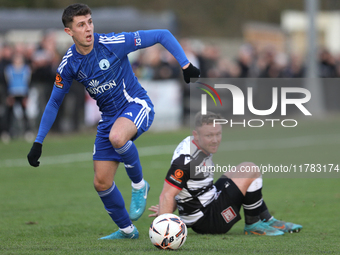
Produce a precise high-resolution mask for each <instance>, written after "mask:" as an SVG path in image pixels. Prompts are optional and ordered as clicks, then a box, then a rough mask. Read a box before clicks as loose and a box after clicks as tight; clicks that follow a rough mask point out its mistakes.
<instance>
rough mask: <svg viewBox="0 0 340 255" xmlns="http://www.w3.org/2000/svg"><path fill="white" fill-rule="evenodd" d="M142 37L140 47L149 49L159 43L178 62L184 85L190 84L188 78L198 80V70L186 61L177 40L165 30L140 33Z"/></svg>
mask: <svg viewBox="0 0 340 255" xmlns="http://www.w3.org/2000/svg"><path fill="white" fill-rule="evenodd" d="M140 34H141V36H142V43H141V47H142V48H144V47H149V46H152V45H154V44H156V43H160V44H161V45H162V46H163V47H164V48H166V49H167V50H168V51H169V52H170V53H171V54H172V55H173V56H174V57H175V58H176V60H177V61H178V63H179V64H180V66H181V67H182V70H183V76H184V80H185V82H186V83H189V82H190V78H199V77H200V70H199V69H198V68H196V67H195V66H193V65H192V64H191V63H190V62H189V60H188V59H187V57H186V55H185V52H184V50H183V48H182V46H181V45H180V44H179V42H178V41H177V39H176V38H175V37H174V36H173V34H172V33H170V31H169V30H166V29H155V30H145V31H140Z"/></svg>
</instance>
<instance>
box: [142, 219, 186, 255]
mask: <svg viewBox="0 0 340 255" xmlns="http://www.w3.org/2000/svg"><path fill="white" fill-rule="evenodd" d="M149 237H150V240H151V242H152V244H153V245H154V246H156V247H157V248H159V249H164V250H166V249H169V250H176V249H178V248H180V247H181V246H182V245H183V244H184V242H185V240H186V239H187V226H186V225H185V223H184V222H183V221H182V220H181V219H180V218H179V217H178V216H177V215H175V214H172V213H165V214H162V215H160V216H158V217H157V218H156V219H154V220H153V222H152V223H151V226H150V228H149Z"/></svg>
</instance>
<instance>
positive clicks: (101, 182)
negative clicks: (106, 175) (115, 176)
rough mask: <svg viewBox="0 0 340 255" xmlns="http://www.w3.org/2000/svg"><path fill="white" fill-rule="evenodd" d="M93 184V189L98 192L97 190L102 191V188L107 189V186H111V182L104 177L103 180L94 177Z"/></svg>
mask: <svg viewBox="0 0 340 255" xmlns="http://www.w3.org/2000/svg"><path fill="white" fill-rule="evenodd" d="M93 185H94V188H95V190H96V191H98V192H99V191H104V190H108V189H109V188H111V186H112V183H109V182H108V181H106V180H105V179H103V180H100V179H94V181H93Z"/></svg>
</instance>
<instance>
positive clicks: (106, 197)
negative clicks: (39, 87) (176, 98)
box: [27, 4, 200, 239]
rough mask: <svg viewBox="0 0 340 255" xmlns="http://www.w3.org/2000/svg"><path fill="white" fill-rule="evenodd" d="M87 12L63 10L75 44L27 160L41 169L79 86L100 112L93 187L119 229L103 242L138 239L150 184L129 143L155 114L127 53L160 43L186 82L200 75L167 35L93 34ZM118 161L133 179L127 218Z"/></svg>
mask: <svg viewBox="0 0 340 255" xmlns="http://www.w3.org/2000/svg"><path fill="white" fill-rule="evenodd" d="M91 13H92V11H91V9H90V8H89V7H88V6H87V5H85V4H72V5H70V6H68V7H67V8H66V9H65V10H64V13H63V16H62V21H63V23H64V26H65V29H64V30H65V32H66V33H67V34H68V35H70V36H71V37H72V39H73V41H74V44H73V45H72V46H71V47H70V48H69V50H68V51H67V52H66V54H65V56H64V57H63V59H62V61H61V63H60V65H59V67H58V70H57V74H56V80H55V83H54V86H53V91H52V94H51V97H50V99H49V101H48V103H47V106H46V108H45V111H44V114H43V116H42V119H41V123H40V127H39V132H38V135H37V138H36V140H35V142H34V144H33V146H32V148H31V150H30V152H29V154H28V155H27V158H28V161H29V163H30V164H31V165H32V166H35V167H37V166H39V161H38V160H39V158H40V156H41V153H42V143H43V141H44V139H45V137H46V135H47V133H48V131H49V130H50V129H51V127H52V124H53V122H54V121H55V119H56V116H57V113H58V110H59V107H60V105H61V103H62V101H63V99H64V97H65V95H66V94H67V92H68V91H69V89H70V86H71V84H72V81H73V80H77V81H78V82H80V83H81V84H83V85H84V86H85V88H86V90H87V91H88V93H89V94H90V96H91V97H92V98H93V99H95V100H96V101H97V105H98V107H99V110H100V111H101V112H102V119H101V120H100V122H99V124H98V128H97V136H96V140H95V144H94V151H93V164H94V186H95V189H96V191H97V192H98V195H99V197H100V198H101V200H102V202H103V204H104V207H105V209H106V211H107V212H108V213H109V215H110V217H111V218H112V220H113V221H114V222H115V223H116V224H117V225H118V227H119V230H118V231H116V232H114V233H112V234H110V235H108V236H105V237H102V238H101V239H123V238H130V239H136V238H138V236H139V233H138V230H137V228H136V227H135V226H134V225H133V224H132V221H136V220H138V219H139V218H140V217H141V216H142V214H143V212H144V211H145V207H146V199H147V194H148V191H149V188H150V186H149V184H148V183H147V182H146V181H145V180H144V179H143V172H142V166H141V164H140V160H139V156H138V150H137V148H136V146H135V144H134V142H133V141H134V140H136V139H137V138H138V137H139V136H140V135H141V134H142V133H143V132H146V131H147V130H148V129H149V127H150V126H151V124H152V121H153V118H154V110H153V104H152V102H151V100H150V98H149V96H148V95H147V93H146V91H145V90H144V89H143V87H142V86H141V84H140V83H139V82H138V80H137V78H136V77H135V75H134V73H133V71H132V67H131V65H130V62H129V59H128V57H127V55H128V54H129V53H130V52H133V51H136V50H139V49H142V48H146V47H149V46H152V45H154V44H156V43H160V44H161V45H163V46H164V47H165V48H166V49H167V50H168V51H169V52H170V53H171V54H172V55H173V56H174V57H175V58H176V60H177V61H178V63H179V64H180V66H181V67H182V69H183V75H184V80H185V81H186V82H187V83H189V82H190V78H197V77H199V74H200V71H199V70H198V69H197V68H196V67H194V66H193V65H192V64H190V62H189V61H188V59H187V58H186V56H185V53H184V51H183V49H182V47H181V46H180V44H179V43H178V41H177V40H176V39H175V37H174V36H173V35H172V34H171V33H170V32H169V31H167V30H148V31H136V32H131V33H119V34H116V33H109V34H98V33H94V25H93V22H92V17H91ZM120 162H123V163H124V166H125V169H126V172H127V174H128V176H129V178H130V179H131V181H132V198H131V204H130V213H129V214H128V212H127V211H126V209H125V204H124V199H123V197H122V194H121V193H120V191H119V189H118V187H117V185H116V183H115V181H114V177H115V174H116V171H117V168H118V166H119V163H120Z"/></svg>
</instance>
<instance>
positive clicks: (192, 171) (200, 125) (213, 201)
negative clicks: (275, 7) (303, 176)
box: [149, 112, 302, 236]
mask: <svg viewBox="0 0 340 255" xmlns="http://www.w3.org/2000/svg"><path fill="white" fill-rule="evenodd" d="M214 119H221V116H219V115H217V114H214V113H211V112H208V113H207V114H206V115H201V114H200V113H198V114H197V115H196V117H195V130H194V131H193V136H192V137H191V136H189V137H187V138H185V139H184V140H183V141H182V142H181V143H180V144H179V145H178V146H177V148H176V150H175V152H174V155H173V158H172V161H171V166H170V169H169V171H168V173H167V175H166V178H165V182H164V187H163V190H162V193H161V195H160V198H159V205H156V206H152V207H150V208H149V210H150V211H152V212H154V213H153V214H150V215H149V217H156V216H158V215H161V214H164V213H172V212H174V211H175V210H176V208H178V212H179V216H180V217H181V219H182V220H183V222H184V223H186V225H187V226H188V227H191V228H192V229H193V230H194V231H195V232H197V233H200V234H221V233H226V232H228V231H229V230H230V228H231V227H232V226H233V225H234V224H235V223H236V222H237V221H239V220H240V219H241V217H240V208H241V206H242V205H243V210H244V215H245V228H244V233H245V234H246V235H268V236H279V235H283V234H284V232H299V231H300V230H301V229H302V226H301V225H297V224H294V223H290V222H284V221H279V220H276V219H275V218H274V217H273V216H272V215H271V214H270V213H269V211H268V208H267V206H266V204H265V202H264V200H263V198H262V191H261V190H262V176H261V173H260V172H259V171H254V172H241V171H235V172H228V173H225V174H224V175H222V177H220V178H219V179H218V180H217V181H216V182H215V183H213V172H212V171H207V170H206V169H209V166H214V164H213V161H212V156H213V154H214V153H216V152H217V150H218V147H219V145H220V142H221V139H222V126H221V125H219V124H217V125H215V126H213V120H214ZM241 167H252V168H254V167H255V168H256V165H255V164H253V163H248V162H247V163H242V164H240V165H238V166H237V167H236V170H240V169H241Z"/></svg>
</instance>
